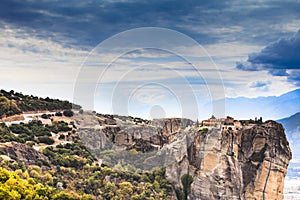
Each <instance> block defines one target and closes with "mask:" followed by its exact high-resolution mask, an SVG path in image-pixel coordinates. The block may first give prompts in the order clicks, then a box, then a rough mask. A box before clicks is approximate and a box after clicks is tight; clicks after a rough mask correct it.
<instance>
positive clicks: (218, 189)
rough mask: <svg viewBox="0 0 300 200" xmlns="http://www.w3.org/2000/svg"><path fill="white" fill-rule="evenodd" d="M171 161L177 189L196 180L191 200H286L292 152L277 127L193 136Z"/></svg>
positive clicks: (172, 149)
mask: <svg viewBox="0 0 300 200" xmlns="http://www.w3.org/2000/svg"><path fill="white" fill-rule="evenodd" d="M168 155H171V157H170V159H169V160H168V162H167V167H166V172H167V178H168V179H169V180H170V181H171V182H173V184H174V185H175V187H178V188H179V187H182V185H181V182H180V178H181V177H182V176H183V175H184V174H190V175H191V176H192V177H193V183H192V185H191V191H190V194H189V198H190V199H193V200H194V199H247V200H248V199H253V200H254V199H257V200H258V199H283V183H284V178H285V175H286V173H287V167H288V164H289V160H290V159H291V151H290V148H289V143H288V141H287V139H286V136H285V133H284V130H283V128H282V126H281V125H280V124H278V123H276V122H274V121H267V122H266V123H264V124H262V125H253V126H248V127H243V128H242V129H240V130H223V131H221V129H216V128H213V129H211V130H209V131H208V132H206V131H199V132H196V133H195V131H191V132H190V133H188V134H185V135H184V137H182V139H181V140H180V141H178V143H177V144H175V145H173V146H171V147H170V148H169V149H168ZM172 157H173V161H172Z"/></svg>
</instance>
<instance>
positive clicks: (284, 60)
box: [236, 31, 300, 85]
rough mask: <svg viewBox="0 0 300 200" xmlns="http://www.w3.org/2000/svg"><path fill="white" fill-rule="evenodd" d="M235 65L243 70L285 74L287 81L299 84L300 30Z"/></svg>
mask: <svg viewBox="0 0 300 200" xmlns="http://www.w3.org/2000/svg"><path fill="white" fill-rule="evenodd" d="M236 67H237V68H238V69H241V70H245V71H258V70H267V71H268V72H269V73H270V74H272V75H274V76H287V78H288V81H290V82H292V83H294V84H295V85H300V78H299V77H300V76H299V75H300V72H299V71H300V31H298V32H297V33H296V34H295V35H294V36H293V37H290V38H283V39H280V40H278V41H276V42H274V43H272V44H270V45H268V46H266V47H265V48H264V49H262V50H261V51H260V52H259V53H254V54H251V55H249V57H248V60H247V62H245V63H238V64H237V66H236Z"/></svg>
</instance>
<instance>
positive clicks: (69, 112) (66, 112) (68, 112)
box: [63, 110, 74, 117]
mask: <svg viewBox="0 0 300 200" xmlns="http://www.w3.org/2000/svg"><path fill="white" fill-rule="evenodd" d="M63 114H64V116H66V117H72V116H73V115H74V112H73V111H72V110H65V111H64V112H63Z"/></svg>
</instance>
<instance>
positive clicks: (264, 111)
mask: <svg viewBox="0 0 300 200" xmlns="http://www.w3.org/2000/svg"><path fill="white" fill-rule="evenodd" d="M225 105H226V108H225V109H226V114H227V115H231V116H235V118H238V119H248V118H249V117H252V118H255V117H260V116H261V117H263V118H264V119H265V120H267V119H274V120H277V119H283V118H286V117H290V116H291V115H294V114H295V113H297V112H299V111H300V89H297V90H293V91H291V92H288V93H285V94H283V95H281V96H269V97H257V98H247V97H238V98H226V100H225Z"/></svg>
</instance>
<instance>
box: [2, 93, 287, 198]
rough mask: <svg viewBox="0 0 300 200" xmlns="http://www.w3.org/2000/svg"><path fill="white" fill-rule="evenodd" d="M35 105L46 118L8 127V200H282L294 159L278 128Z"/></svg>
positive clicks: (14, 104) (35, 115) (35, 116)
mask: <svg viewBox="0 0 300 200" xmlns="http://www.w3.org/2000/svg"><path fill="white" fill-rule="evenodd" d="M8 94H10V93H6V95H7V96H2V97H5V98H6V99H8V101H9V105H10V107H9V108H10V109H8V110H6V112H8V113H9V112H11V110H12V109H13V108H18V109H19V110H20V112H25V111H28V110H24V109H23V110H22V109H21V108H22V106H21V105H22V104H23V103H24V102H27V101H24V100H23V98H21V99H20V95H19V94H17V95H16V93H14V92H12V93H11V94H10V95H8ZM15 96H18V98H17V97H15ZM0 98H1V96H0ZM27 98H29V99H30V98H31V97H27ZM34 99H35V100H37V102H35V103H33V102H32V104H31V105H38V104H40V103H41V102H44V104H43V106H41V107H39V108H40V109H42V110H43V111H41V110H38V109H37V110H35V112H31V113H30V114H24V113H23V114H20V113H18V116H22V117H23V118H24V120H21V121H20V120H19V119H16V120H13V119H14V116H15V115H13V116H12V118H11V120H10V121H4V123H1V124H0V167H1V168H0V179H1V177H4V178H2V179H1V180H0V182H1V183H0V197H1V199H18V198H19V199H24V198H26V197H27V198H29V199H30V198H33V197H35V198H36V199H43V198H44V197H47V198H49V199H111V200H114V199H116V200H117V199H124V200H125V199H126V200H127V199H134V200H140V199H144V200H147V199H176V198H177V199H178V200H186V199H187V198H188V197H189V198H192V199H197V198H204V199H218V198H223V199H243V200H244V199H249V198H253V197H259V198H262V197H266V198H267V199H282V198H283V183H284V178H285V174H286V170H287V166H288V164H289V160H290V159H291V152H290V149H289V143H288V141H287V139H286V137H285V134H284V131H283V128H282V126H281V125H280V124H278V123H276V122H273V121H267V122H265V123H262V122H258V121H254V120H252V121H251V120H249V121H247V120H243V121H238V120H235V121H234V119H233V118H226V119H215V118H214V119H210V120H206V123H208V122H209V123H210V124H209V125H200V124H198V123H194V122H193V121H191V120H189V119H181V118H169V119H155V120H143V119H141V118H134V117H130V116H118V115H105V114H97V113H95V112H85V111H82V110H81V111H75V112H73V111H70V110H69V108H70V107H68V106H70V105H72V104H71V103H69V102H68V104H67V103H66V102H61V101H59V100H52V99H47V100H45V99H39V98H32V101H34ZM38 102H39V103H38ZM47 102H56V103H57V104H58V105H57V107H56V108H60V109H55V112H51V110H52V109H53V108H54V107H53V105H52V104H47ZM6 105H8V104H6ZM62 105H68V106H66V107H63V106H62ZM47 106H50V107H47ZM60 106H62V107H60ZM5 108H7V107H5ZM34 108H35V109H36V108H37V107H36V106H34ZM62 108H63V109H62ZM65 108H67V110H64V109H65ZM6 112H4V114H3V116H8V115H10V114H12V113H10V114H8V113H6ZM2 120H3V118H2ZM222 120H224V123H223V122H222ZM202 124H204V123H202ZM278 169H280V170H279V171H278ZM1 170H2V171H1ZM7 170H8V171H9V172H8V171H7ZM266 172H268V173H266ZM1 173H2V174H1ZM16 175H17V176H16ZM269 176H270V178H269ZM15 179H18V180H20V181H21V182H22V183H24V184H23V185H24V189H23V190H22V191H19V190H18V189H17V188H19V187H20V186H19V185H18V182H16V181H14V180H15ZM266 184H268V185H271V186H270V188H271V189H266V188H264V186H265V185H266ZM37 185H38V186H37ZM225 185H226V186H225ZM204 186H205V187H204ZM226 188H229V190H227V189H226ZM28 195H32V196H30V197H29V196H28Z"/></svg>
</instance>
